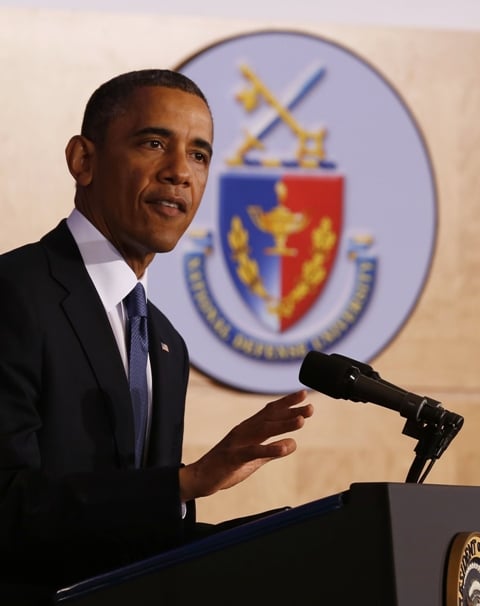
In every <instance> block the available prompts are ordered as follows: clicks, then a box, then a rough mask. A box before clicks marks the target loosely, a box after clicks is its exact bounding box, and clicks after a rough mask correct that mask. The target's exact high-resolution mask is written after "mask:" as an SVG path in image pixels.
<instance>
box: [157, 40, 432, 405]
mask: <svg viewBox="0 0 480 606" xmlns="http://www.w3.org/2000/svg"><path fill="white" fill-rule="evenodd" d="M178 69H179V70H180V71H182V72H183V73H185V74H186V75H187V76H189V77H190V78H191V79H192V80H194V81H195V82H196V83H197V84H198V85H199V86H200V87H201V88H202V90H203V91H204V93H205V94H206V96H207V99H208V100H209V104H210V107H211V110H212V114H213V117H214V124H215V144H214V149H215V151H214V155H213V160H212V164H211V169H210V176H209V182H208V185H207V188H206V191H205V195H204V198H203V201H202V204H201V205H200V208H199V211H198V213H197V215H196V217H195V219H194V221H193V223H192V225H191V228H190V230H189V231H188V232H187V233H186V234H185V236H184V237H183V239H182V240H181V241H180V242H179V244H178V245H177V247H176V249H175V250H174V251H173V252H171V253H169V254H166V255H157V256H156V258H155V260H154V262H153V263H152V265H151V266H150V269H149V296H150V298H151V299H152V300H153V301H154V302H155V303H156V304H157V305H158V306H159V307H160V308H161V309H162V310H163V311H164V312H165V313H166V314H167V316H169V317H170V319H171V320H172V321H173V323H174V324H175V325H176V326H177V327H178V329H179V330H180V332H181V333H182V334H183V335H184V337H185V339H186V342H187V345H188V348H189V351H190V356H191V361H192V364H193V366H194V367H196V368H197V369H198V370H200V371H201V372H203V373H204V374H206V375H208V376H210V377H212V378H213V379H215V380H217V381H218V382H221V383H224V384H226V385H229V386H231V387H233V388H236V389H239V390H245V391H250V392H258V393H284V392H287V391H293V390H296V389H298V388H299V387H300V383H299V380H298V372H299V369H300V365H301V362H302V360H303V358H304V357H305V355H306V354H307V353H308V351H310V350H317V351H323V352H325V353H330V352H333V351H338V352H341V353H342V354H344V355H347V356H349V357H352V358H355V359H359V360H365V361H368V360H370V359H372V358H373V357H375V356H376V355H377V354H378V353H379V352H380V351H381V350H383V349H384V348H385V347H386V346H387V345H388V343H389V342H390V341H391V340H392V339H393V338H394V337H395V336H396V335H397V334H398V332H399V331H400V330H401V328H402V326H403V325H404V323H405V322H406V321H407V319H408V317H409V316H410V314H411V313H412V310H413V309H414V307H415V305H416V303H417V300H418V298H419V296H420V294H421V292H422V290H423V288H424V284H425V281H426V278H427V276H428V272H429V270H430V266H431V262H432V255H433V251H434V247H435V241H436V229H437V209H436V191H435V183H434V177H433V171H432V167H431V163H430V158H429V154H428V151H427V148H426V145H425V142H424V140H423V137H422V134H421V133H420V131H419V128H418V127H417V124H416V122H415V119H414V118H413V116H412V113H411V112H410V110H409V109H408V107H407V106H406V104H405V102H404V100H403V99H402V98H401V96H400V95H399V94H398V92H397V91H396V90H394V88H393V87H392V86H391V85H390V84H389V82H388V81H387V80H386V79H385V78H384V77H383V76H382V75H381V74H380V73H379V72H378V70H376V69H375V68H374V67H373V66H372V65H370V64H369V63H367V62H366V61H365V60H363V59H362V58H361V57H359V56H358V55H356V54H354V53H352V52H351V51H350V50H348V49H346V48H344V47H342V46H340V45H339V44H335V43H333V42H331V41H328V40H325V39H323V38H321V37H319V36H314V35H310V34H304V33H301V32H294V31H260V32H255V33H250V34H246V35H238V36H234V37H232V38H228V39H226V40H222V41H221V42H218V43H216V44H212V45H211V46H208V47H207V48H205V49H202V50H200V51H199V52H198V53H196V54H195V55H194V56H192V57H190V58H189V59H188V60H186V61H185V62H183V63H182V64H181V65H180V66H178Z"/></svg>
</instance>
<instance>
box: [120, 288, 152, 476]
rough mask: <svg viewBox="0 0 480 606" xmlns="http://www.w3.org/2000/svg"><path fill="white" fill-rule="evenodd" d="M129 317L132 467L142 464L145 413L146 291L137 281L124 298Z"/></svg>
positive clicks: (146, 409)
mask: <svg viewBox="0 0 480 606" xmlns="http://www.w3.org/2000/svg"><path fill="white" fill-rule="evenodd" d="M124 302H125V307H126V310H127V314H128V319H129V329H128V331H127V334H128V339H127V345H128V380H129V383H130V394H131V396H132V405H133V418H134V424H135V467H141V465H142V458H143V449H144V444H145V432H146V428H147V416H148V386H147V358H148V330H147V302H146V297H145V290H144V288H143V286H142V284H141V283H140V282H137V285H136V286H135V288H134V289H133V290H132V291H131V292H130V293H129V294H128V295H127V296H126V297H125V299H124Z"/></svg>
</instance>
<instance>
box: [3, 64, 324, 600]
mask: <svg viewBox="0 0 480 606" xmlns="http://www.w3.org/2000/svg"><path fill="white" fill-rule="evenodd" d="M212 144H213V126H212V116H211V113H210V109H209V106H208V103H207V101H206V99H205V97H204V96H203V93H202V92H201V91H200V90H199V89H198V87H197V86H196V85H195V84H194V83H193V82H191V81H190V80H189V79H188V78H186V77H185V76H183V75H181V74H178V73H175V72H171V71H168V70H141V71H138V72H130V73H128V74H123V75H120V76H118V77H116V78H113V79H112V80H110V81H109V82H107V83H105V84H103V85H102V86H101V87H100V88H99V89H98V90H97V91H95V93H94V94H93V95H92V97H91V99H90V101H89V102H88V104H87V107H86V110H85V115H84V120H83V124H82V130H81V135H77V136H74V137H73V138H72V139H71V140H70V141H69V143H68V145H67V148H66V159H67V164H68V167H69V170H70V173H71V174H72V176H73V178H74V179H75V182H76V194H75V209H74V210H73V211H72V213H71V214H70V216H69V217H68V219H66V220H63V221H62V222H61V223H60V224H59V225H58V226H57V227H56V228H55V229H53V230H52V231H51V232H50V233H48V234H47V235H46V236H44V237H43V238H42V239H41V240H40V241H39V242H37V243H33V244H29V245H26V246H23V247H21V248H19V249H16V250H14V251H11V252H9V253H6V254H4V255H2V256H1V257H0V293H1V297H0V344H1V347H0V576H1V579H2V582H3V583H4V585H5V586H6V585H8V584H11V585H12V586H13V585H15V584H18V585H22V586H29V585H31V586H32V587H33V586H36V585H37V586H39V587H45V588H47V590H48V591H50V590H52V589H54V588H57V587H60V586H63V585H65V584H67V583H72V582H75V581H78V580H81V579H83V578H86V577H88V576H91V575H94V574H97V573H99V572H102V571H105V570H108V569H112V568H115V567H117V566H120V565H123V564H126V563H129V562H132V561H134V560H138V559H141V558H144V557H147V556H149V555H152V554H154V553H158V552H159V551H161V550H164V549H168V548H171V547H173V546H175V545H179V544H181V543H183V542H185V541H189V540H192V539H193V538H195V536H196V529H197V528H198V523H197V522H196V520H195V508H194V502H195V499H196V498H197V497H202V496H207V495H210V494H213V493H215V492H217V491H218V490H221V489H225V488H229V487H231V486H234V485H235V484H237V483H239V482H241V481H243V480H244V479H245V478H247V477H248V476H249V475H251V474H252V473H253V472H254V471H256V470H257V469H258V468H259V467H260V466H262V465H263V464H265V463H266V462H268V461H270V460H273V459H277V458H279V457H283V456H286V455H288V454H290V453H291V452H293V451H294V450H295V447H296V446H295V441H294V440H293V439H292V438H290V437H282V438H278V439H277V440H274V441H271V442H269V443H265V441H266V440H268V439H269V438H272V437H274V436H280V435H281V434H285V433H287V432H291V431H295V430H297V429H299V428H301V427H302V426H303V424H304V421H305V419H306V418H308V417H309V416H311V414H312V413H313V409H312V406H311V404H306V403H304V400H305V397H306V392H305V391H304V390H302V391H299V392H298V393H294V394H289V395H287V396H285V397H283V398H280V399H278V400H277V401H275V402H271V403H269V404H267V405H266V406H265V407H264V408H263V409H261V410H260V411H259V412H258V413H256V414H255V415H253V416H252V417H250V418H248V419H246V420H245V421H243V422H242V423H240V424H239V425H238V426H236V427H235V428H234V429H232V430H231V431H230V432H229V433H228V435H227V436H226V437H225V438H224V439H223V440H222V441H221V442H219V443H218V444H217V445H215V446H214V447H213V448H212V449H211V450H210V451H208V452H207V453H206V454H205V455H204V456H203V457H201V458H200V459H199V460H198V461H196V462H193V463H190V464H186V465H182V463H181V454H182V440H183V423H184V407H185V392H186V388H187V381H188V372H189V359H188V352H187V349H186V346H185V343H184V341H183V339H182V337H181V336H180V334H179V333H178V332H177V331H176V330H175V328H174V327H173V326H172V324H171V323H170V322H169V320H168V319H167V318H166V317H165V316H164V315H163V314H162V313H161V311H159V310H158V309H157V308H156V307H155V306H154V305H152V304H151V303H150V302H149V303H148V341H149V351H148V356H149V360H148V366H147V382H148V394H149V395H148V403H147V407H146V410H147V414H146V418H147V421H146V423H147V426H146V430H145V431H144V432H143V434H142V436H141V439H142V451H141V454H140V460H138V461H135V455H134V443H135V437H134V433H135V422H134V414H133V409H132V399H131V393H130V389H129V382H128V346H127V344H126V337H127V335H128V331H129V321H128V318H127V313H126V309H125V305H124V302H123V300H124V298H125V296H126V295H127V294H128V293H129V292H130V291H131V290H132V288H133V287H134V286H135V285H136V284H137V282H140V283H141V284H142V285H143V287H144V288H145V289H146V288H147V267H148V265H149V263H150V262H151V261H152V259H153V258H154V256H155V254H156V253H162V252H168V251H170V250H172V249H173V248H174V246H175V245H176V243H177V241H178V239H179V238H180V237H181V236H182V234H183V233H184V232H185V230H186V229H187V227H188V226H189V224H190V223H191V221H192V219H193V217H194V215H195V212H196V210H197V208H198V206H199V204H200V200H201V197H202V194H203V191H204V189H205V185H206V181H207V175H208V169H209V162H210V158H211V154H212ZM32 603H33V602H32Z"/></svg>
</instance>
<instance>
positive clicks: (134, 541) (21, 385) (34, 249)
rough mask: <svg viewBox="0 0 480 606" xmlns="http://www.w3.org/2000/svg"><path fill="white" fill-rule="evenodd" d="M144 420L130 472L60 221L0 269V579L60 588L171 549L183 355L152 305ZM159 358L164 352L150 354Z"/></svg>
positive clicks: (118, 415)
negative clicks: (140, 457) (144, 441)
mask: <svg viewBox="0 0 480 606" xmlns="http://www.w3.org/2000/svg"><path fill="white" fill-rule="evenodd" d="M148 313H149V331H150V335H149V340H150V346H151V352H150V355H151V363H152V374H153V418H152V431H151V441H150V449H149V455H148V463H147V465H146V467H145V468H144V469H142V470H134V469H133V460H134V452H133V449H134V433H133V417H132V407H131V401H130V393H129V388H128V382H127V378H126V376H125V371H124V368H123V365H122V361H121V358H120V355H119V353H118V349H117V346H116V342H115V339H114V336H113V333H112V331H111V328H110V324H109V322H108V319H107V316H106V314H105V311H104V308H103V306H102V303H101V301H100V299H99V297H98V295H97V292H96V290H95V288H94V286H93V284H92V282H91V280H90V278H89V276H88V273H87V271H86V269H85V267H84V265H83V262H82V259H81V257H80V253H79V251H78V248H77V246H76V244H75V242H74V240H73V238H72V236H71V234H70V231H69V230H68V228H67V226H66V223H65V221H62V222H61V223H60V224H59V225H58V226H57V227H56V228H55V229H54V230H52V231H51V232H50V233H49V234H47V235H46V236H45V237H44V238H42V240H41V241H40V242H38V243H34V244H29V245H26V246H23V247H21V248H19V249H17V250H15V251H12V252H9V253H6V254H4V255H1V256H0V575H1V577H3V580H5V579H6V580H8V581H11V582H13V581H18V582H20V583H30V582H32V583H34V582H41V583H48V584H49V585H51V586H61V585H64V584H65V583H69V582H72V581H74V580H78V579H81V578H84V577H87V576H91V575H92V574H96V573H97V572H101V571H103V570H106V569H111V568H114V567H117V566H119V565H121V564H124V563H127V562H131V561H133V560H136V559H140V558H143V557H146V556H148V555H151V554H153V553H156V552H158V551H159V550H162V549H165V548H168V547H171V546H172V545H177V544H179V543H181V542H182V541H183V540H185V539H186V538H188V528H186V526H188V525H189V524H192V523H193V515H194V511H193V507H192V508H191V509H192V511H191V512H190V513H189V515H188V516H187V520H186V521H182V520H181V517H180V514H179V512H180V502H179V489H178V468H179V466H180V464H181V451H182V438H183V422H184V406H185V392H186V387H187V380H188V371H189V360H188V353H187V349H186V346H185V343H184V341H183V339H182V337H181V336H180V335H179V334H178V332H177V331H176V330H175V328H174V327H173V326H172V325H171V323H170V322H169V321H168V319H167V318H166V317H165V316H164V315H163V314H162V313H161V312H160V311H159V310H158V309H157V308H156V307H154V306H153V305H152V304H151V303H149V305H148ZM162 342H163V343H165V344H166V345H167V346H168V352H167V351H164V350H163V349H162V348H161V347H160V344H161V343H162Z"/></svg>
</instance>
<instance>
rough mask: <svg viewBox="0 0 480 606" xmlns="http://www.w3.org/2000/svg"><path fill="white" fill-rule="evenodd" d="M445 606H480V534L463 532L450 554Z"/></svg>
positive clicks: (455, 540)
mask: <svg viewBox="0 0 480 606" xmlns="http://www.w3.org/2000/svg"><path fill="white" fill-rule="evenodd" d="M445 597H446V602H445V606H480V533H478V532H461V533H459V534H457V535H456V536H455V538H454V540H453V543H452V546H451V548H450V551H449V554H448V564H447V584H446V596H445Z"/></svg>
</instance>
